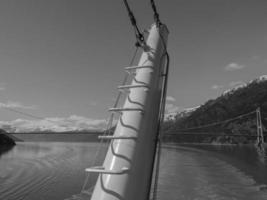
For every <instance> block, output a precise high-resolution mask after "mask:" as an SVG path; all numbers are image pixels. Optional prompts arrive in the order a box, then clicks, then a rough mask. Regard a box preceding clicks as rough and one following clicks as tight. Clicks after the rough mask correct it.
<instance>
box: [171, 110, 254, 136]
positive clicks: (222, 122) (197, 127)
mask: <svg viewBox="0 0 267 200" xmlns="http://www.w3.org/2000/svg"><path fill="white" fill-rule="evenodd" d="M253 113H256V111H252V112H249V113H246V114H242V115H239V116H237V117H234V118H231V119H227V120H224V121H220V122H214V123H210V124H205V125H201V126H196V127H192V128H186V129H177V130H175V131H187V130H194V129H200V128H206V127H210V126H215V125H219V124H225V123H228V122H230V121H233V120H236V119H239V118H243V117H245V116H248V115H251V114H253Z"/></svg>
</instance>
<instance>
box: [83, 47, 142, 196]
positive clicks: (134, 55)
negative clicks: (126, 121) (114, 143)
mask: <svg viewBox="0 0 267 200" xmlns="http://www.w3.org/2000/svg"><path fill="white" fill-rule="evenodd" d="M138 49H139V47H138V46H136V48H135V51H134V54H133V56H132V59H131V61H130V63H129V65H130V66H132V65H133V63H134V61H135V58H136V55H137V52H138ZM129 76H130V74H129V73H126V75H125V77H124V79H123V81H122V85H125V84H126V82H127V80H128V78H129ZM122 94H123V92H122V91H120V90H119V93H118V95H117V98H116V100H115V102H114V104H113V107H114V108H116V107H117V106H118V104H119V101H120V98H121V96H122ZM114 115H115V114H114V113H113V112H112V113H111V115H110V116H109V118H108V120H107V121H108V123H107V127H106V130H105V131H104V134H103V136H106V135H110V134H111V129H112V125H113V120H114ZM103 141H104V140H103V138H101V140H100V142H99V143H100V144H99V145H98V148H97V151H96V153H95V156H94V159H93V160H92V162H91V164H90V165H91V166H94V165H95V164H96V160H97V158H98V156H99V154H100V151H101V150H103V148H104V147H103V146H104V144H105V143H104V142H103ZM89 178H90V173H86V177H85V180H84V183H83V186H82V189H81V193H82V192H83V191H84V190H86V186H87V184H88V181H89ZM93 187H94V186H91V187H90V188H89V189H88V190H90V189H92V188H93Z"/></svg>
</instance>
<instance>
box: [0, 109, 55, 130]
mask: <svg viewBox="0 0 267 200" xmlns="http://www.w3.org/2000/svg"><path fill="white" fill-rule="evenodd" d="M0 108H3V109H5V110H8V111H11V112H14V113H18V114H20V115H24V116H26V117H30V118H33V119H37V120H44V121H47V122H50V123H53V124H55V125H59V126H60V124H59V123H58V122H55V121H53V120H49V119H47V118H45V117H40V116H37V115H33V114H30V113H26V112H23V111H20V110H16V109H14V108H9V107H4V106H2V107H0Z"/></svg>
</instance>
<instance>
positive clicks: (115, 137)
mask: <svg viewBox="0 0 267 200" xmlns="http://www.w3.org/2000/svg"><path fill="white" fill-rule="evenodd" d="M98 139H105V140H120V139H123V140H136V139H137V137H136V136H113V135H100V136H98Z"/></svg>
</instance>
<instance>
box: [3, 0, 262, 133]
mask: <svg viewBox="0 0 267 200" xmlns="http://www.w3.org/2000/svg"><path fill="white" fill-rule="evenodd" d="M129 3H130V5H131V7H132V9H133V11H134V13H135V15H136V18H137V20H138V23H139V25H140V27H141V28H142V29H145V28H148V27H149V26H150V24H151V23H152V20H153V15H152V12H151V9H150V6H149V0H147V1H144V0H129ZM156 3H157V5H158V10H159V12H160V17H161V19H162V21H163V22H165V23H166V24H167V25H168V28H169V30H170V36H169V44H168V49H169V53H170V57H171V66H170V67H171V69H170V80H169V88H168V96H169V97H168V101H167V103H168V105H167V109H168V112H173V111H177V110H179V109H180V110H182V109H184V108H190V107H195V106H198V105H200V104H203V103H204V102H205V101H206V100H208V99H210V98H215V97H216V96H218V95H220V94H221V93H222V92H223V91H225V90H227V89H229V88H231V87H235V86H236V85H238V84H240V83H243V82H248V81H249V80H251V79H254V78H256V77H258V76H260V75H263V74H267V12H266V10H267V1H265V0H175V1H174V0H164V1H160V0H158V1H156ZM0 27H1V29H0V30H1V31H0V44H1V45H0V121H2V122H1V123H0V124H7V123H9V124H14V125H16V126H20V127H24V126H25V127H35V128H36V126H37V124H40V126H42V127H48V126H52V125H49V123H48V122H44V121H42V120H41V119H40V120H39V121H38V123H37V121H35V122H34V123H33V122H32V120H33V119H32V118H31V117H30V116H28V117H27V116H23V115H21V114H19V113H15V112H11V111H7V110H5V109H4V108H7V107H8V108H11V109H16V110H19V111H23V112H27V113H29V114H32V115H36V116H41V117H44V118H49V120H52V121H56V122H57V123H63V125H64V126H65V127H66V126H67V127H71V126H76V127H85V126H88V127H90V128H94V129H96V128H99V127H102V126H103V123H104V121H105V119H106V117H107V116H108V113H107V109H108V107H110V106H111V105H112V104H113V102H114V98H115V97H116V87H117V85H119V84H120V82H121V81H122V79H123V75H124V73H123V68H124V67H125V66H128V64H129V61H130V58H131V56H132V54H133V51H134V42H135V39H134V36H133V31H132V27H131V26H130V23H129V19H128V17H127V13H126V11H125V8H124V6H123V1H122V0H113V1H110V0H104V1H99V0H89V1H88V0H75V1H73V0H34V1H33V0H2V1H0ZM47 123H48V124H47ZM50 124H51V123H50Z"/></svg>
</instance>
